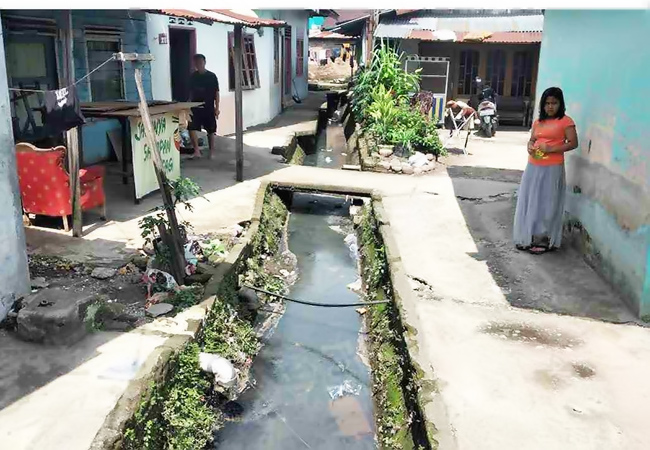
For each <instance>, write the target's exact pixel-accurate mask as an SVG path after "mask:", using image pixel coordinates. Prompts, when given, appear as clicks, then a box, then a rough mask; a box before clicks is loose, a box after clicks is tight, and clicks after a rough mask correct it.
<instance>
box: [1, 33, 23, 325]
mask: <svg viewBox="0 0 650 450" xmlns="http://www.w3.org/2000/svg"><path fill="white" fill-rule="evenodd" d="M2 41H3V35H2V34H0V240H1V241H2V246H0V266H2V270H0V322H1V321H3V320H4V319H5V317H6V316H7V313H8V312H9V310H10V309H11V307H12V305H13V304H14V301H15V300H16V299H17V298H20V297H22V296H24V295H26V294H28V293H29V291H30V285H29V268H28V266H27V252H26V250H25V231H24V228H23V222H22V213H21V211H22V206H21V203H20V194H19V193H20V188H19V187H18V174H17V172H16V154H15V152H14V138H13V132H12V128H11V113H10V109H9V108H10V107H9V92H8V91H7V88H8V85H7V71H6V69H5V52H4V45H3V42H2Z"/></svg>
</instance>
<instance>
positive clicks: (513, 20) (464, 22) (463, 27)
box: [410, 15, 544, 32]
mask: <svg viewBox="0 0 650 450" xmlns="http://www.w3.org/2000/svg"><path fill="white" fill-rule="evenodd" d="M410 23H412V24H415V25H416V26H417V28H418V29H421V30H453V31H493V32H497V31H543V30H544V16H542V15H537V16H510V17H507V16H505V17H418V18H413V19H411V20H410Z"/></svg>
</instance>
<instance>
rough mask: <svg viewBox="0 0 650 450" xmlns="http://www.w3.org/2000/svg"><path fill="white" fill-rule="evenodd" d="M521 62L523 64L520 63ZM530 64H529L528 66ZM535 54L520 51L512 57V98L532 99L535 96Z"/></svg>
mask: <svg viewBox="0 0 650 450" xmlns="http://www.w3.org/2000/svg"><path fill="white" fill-rule="evenodd" d="M519 61H521V63H519ZM526 63H528V64H526ZM533 71H534V69H533V52H531V51H529V50H518V51H516V52H514V53H513V55H512V84H511V87H510V96H511V97H531V96H532V94H533Z"/></svg>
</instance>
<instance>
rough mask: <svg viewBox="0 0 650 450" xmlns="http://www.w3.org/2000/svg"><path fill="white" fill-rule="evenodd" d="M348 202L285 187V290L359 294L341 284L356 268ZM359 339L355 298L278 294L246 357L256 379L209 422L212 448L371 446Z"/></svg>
mask: <svg viewBox="0 0 650 450" xmlns="http://www.w3.org/2000/svg"><path fill="white" fill-rule="evenodd" d="M350 206H351V203H350V201H347V200H346V198H345V197H339V196H325V195H315V194H307V193H294V195H293V202H292V205H291V215H290V218H289V225H288V240H289V249H290V250H291V251H292V252H293V253H294V254H295V255H296V256H297V258H298V270H299V279H298V281H297V282H296V283H295V284H294V285H293V286H292V288H291V292H290V294H289V296H290V297H292V298H297V299H301V300H308V301H315V302H322V303H354V302H358V301H360V298H359V296H358V295H357V294H355V293H354V292H353V291H352V290H350V289H349V288H348V287H347V286H348V285H350V284H352V283H355V282H356V281H357V280H358V278H359V274H358V269H357V261H356V250H355V244H354V241H353V240H352V238H351V237H350V235H351V234H353V227H352V221H351V219H350V218H349V209H350ZM346 236H347V239H346ZM363 342H364V339H363V332H362V321H361V318H360V316H359V315H358V314H357V312H356V311H355V308H353V307H346V308H322V307H313V306H305V305H301V304H296V303H287V309H286V312H285V314H284V316H283V317H282V319H281V320H280V322H279V324H278V326H277V329H276V330H275V332H274V333H273V334H272V335H271V337H269V338H268V340H267V341H266V342H265V343H264V347H263V348H262V351H261V353H260V354H259V355H258V356H257V358H256V360H255V363H254V365H253V368H252V375H253V377H254V379H255V380H256V385H255V386H254V387H252V388H250V389H248V390H247V391H246V392H245V393H244V395H242V397H241V398H240V399H239V403H240V405H241V406H242V407H243V413H242V414H241V416H239V418H238V419H237V421H231V422H228V423H227V425H226V426H225V427H224V428H223V429H221V430H220V431H219V432H217V434H216V436H215V448H218V449H219V450H244V449H247V450H250V449H261V448H265V449H283V450H285V449H286V450H291V449H305V448H308V449H334V448H336V449H354V450H356V449H373V448H375V440H374V420H373V403H372V397H371V388H370V369H369V368H368V366H367V365H365V364H364V362H363V361H362V359H361V358H362V357H363V356H362V355H363V353H364V350H363Z"/></svg>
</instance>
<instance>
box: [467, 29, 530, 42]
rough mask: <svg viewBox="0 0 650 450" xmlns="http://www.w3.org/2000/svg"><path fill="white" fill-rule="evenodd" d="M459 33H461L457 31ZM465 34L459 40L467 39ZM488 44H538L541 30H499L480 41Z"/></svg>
mask: <svg viewBox="0 0 650 450" xmlns="http://www.w3.org/2000/svg"><path fill="white" fill-rule="evenodd" d="M457 34H459V33H457ZM465 36H466V34H465V35H462V36H459V41H461V42H466V41H465ZM480 42H482V43H486V44H536V43H539V42H542V32H541V31H497V32H495V33H492V34H491V36H490V37H488V38H486V39H483V40H482V41H480Z"/></svg>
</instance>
